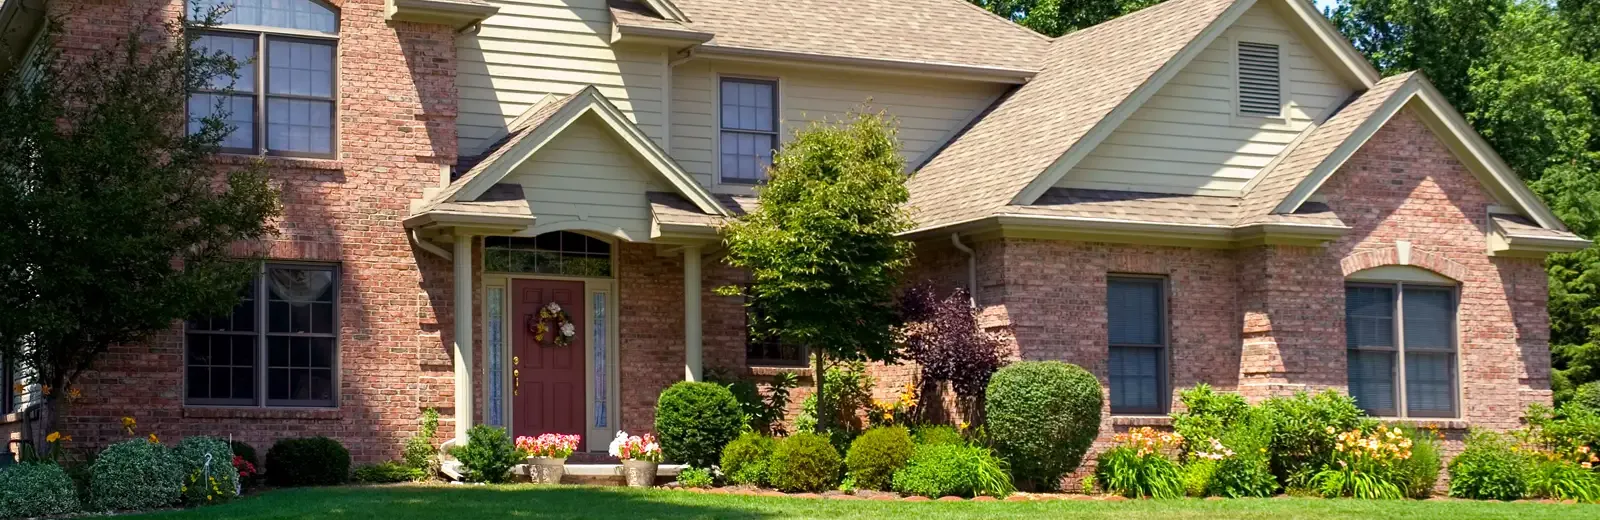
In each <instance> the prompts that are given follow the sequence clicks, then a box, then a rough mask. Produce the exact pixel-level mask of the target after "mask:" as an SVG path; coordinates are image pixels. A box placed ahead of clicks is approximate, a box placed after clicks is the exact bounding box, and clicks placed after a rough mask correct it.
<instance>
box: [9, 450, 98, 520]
mask: <svg viewBox="0 0 1600 520" xmlns="http://www.w3.org/2000/svg"><path fill="white" fill-rule="evenodd" d="M78 506H79V504H78V489H77V487H76V486H74V485H73V484H72V477H69V476H67V472H66V470H63V469H61V466H58V465H56V464H54V463H49V462H24V463H22V464H18V465H16V466H12V467H10V468H6V469H3V470H0V518H32V517H36V516H56V515H66V514H71V513H76V512H78Z"/></svg>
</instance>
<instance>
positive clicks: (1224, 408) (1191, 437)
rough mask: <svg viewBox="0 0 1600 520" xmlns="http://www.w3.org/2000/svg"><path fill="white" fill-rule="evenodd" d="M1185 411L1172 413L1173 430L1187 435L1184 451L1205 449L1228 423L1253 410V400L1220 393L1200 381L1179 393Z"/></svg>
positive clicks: (1217, 437)
mask: <svg viewBox="0 0 1600 520" xmlns="http://www.w3.org/2000/svg"><path fill="white" fill-rule="evenodd" d="M1178 398H1179V400H1180V401H1182V402H1183V407H1184V411H1183V412H1180V413H1175V414H1172V429H1173V431H1175V432H1177V433H1178V434H1179V435H1183V439H1184V450H1185V451H1194V450H1196V449H1201V448H1204V447H1205V446H1206V445H1208V443H1209V442H1210V439H1221V438H1222V432H1223V430H1224V429H1225V428H1226V427H1227V425H1229V424H1231V423H1233V422H1234V421H1235V420H1236V419H1238V418H1239V417H1240V416H1241V415H1244V414H1245V413H1246V412H1248V411H1249V410H1250V403H1248V402H1246V401H1245V400H1244V397H1242V396H1240V395H1239V394H1235V393H1223V392H1217V391H1214V390H1212V389H1211V385H1208V384H1205V383H1200V384H1198V385H1195V387H1194V388H1190V389H1188V390H1184V391H1182V392H1179V393H1178Z"/></svg>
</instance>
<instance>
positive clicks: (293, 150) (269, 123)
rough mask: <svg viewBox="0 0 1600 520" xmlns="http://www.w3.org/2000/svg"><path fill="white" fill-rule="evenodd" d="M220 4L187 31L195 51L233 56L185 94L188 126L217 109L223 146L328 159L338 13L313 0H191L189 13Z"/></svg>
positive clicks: (332, 143) (331, 141)
mask: <svg viewBox="0 0 1600 520" xmlns="http://www.w3.org/2000/svg"><path fill="white" fill-rule="evenodd" d="M216 6H222V7H223V8H225V9H227V10H226V12H225V14H223V15H222V16H221V18H220V19H219V20H217V22H218V23H217V25H215V26H213V27H208V28H206V29H205V30H204V31H203V32H199V33H198V34H197V35H195V37H194V43H193V46H194V48H195V50H196V51H197V52H200V53H204V54H206V55H214V54H217V53H221V54H224V55H227V56H231V57H232V58H233V59H234V60H235V61H236V62H238V63H239V70H238V75H239V77H238V78H237V79H235V78H230V77H226V76H218V77H214V78H211V80H210V83H209V84H208V85H206V86H205V87H204V88H202V89H200V90H197V91H195V92H192V93H190V95H189V131H190V132H196V131H199V129H200V120H201V119H202V118H205V117H208V116H212V115H220V116H222V118H223V119H224V120H225V121H226V122H227V123H228V125H229V126H230V127H231V128H232V131H231V132H230V133H229V134H228V136H227V137H226V138H224V139H223V142H222V149H223V151H226V152H230V153H246V154H268V155H285V156H295V157H320V158H331V157H333V156H334V148H335V141H336V139H337V136H336V125H335V121H336V119H335V113H336V111H337V100H336V98H335V92H336V91H337V88H336V87H337V81H338V79H337V74H336V67H335V64H336V62H337V57H338V49H337V46H338V36H339V15H338V12H337V11H336V10H335V9H334V8H333V7H332V6H330V5H328V4H325V3H322V2H321V1H319V0H194V1H191V3H190V9H191V13H196V14H194V16H204V15H205V13H208V12H210V10H211V9H212V8H213V7H216Z"/></svg>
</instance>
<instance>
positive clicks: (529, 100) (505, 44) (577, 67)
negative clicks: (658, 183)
mask: <svg viewBox="0 0 1600 520" xmlns="http://www.w3.org/2000/svg"><path fill="white" fill-rule="evenodd" d="M489 2H490V3H492V4H494V5H496V6H499V7H500V12H499V13H498V14H496V15H494V16H491V17H489V19H488V20H485V21H484V23H483V29H482V30H481V31H479V32H478V33H477V34H476V35H462V36H460V37H458V38H457V40H456V56H457V58H458V61H457V76H456V86H457V88H458V89H459V91H460V116H459V117H458V118H457V130H458V131H459V133H460V137H459V139H460V145H461V153H462V154H463V155H469V154H476V153H478V152H480V151H482V150H483V148H484V147H485V146H487V145H488V144H489V142H488V141H489V140H491V139H495V138H497V137H499V136H500V135H503V132H504V130H505V126H506V124H507V123H510V122H511V120H513V119H515V118H516V117H517V116H518V115H520V114H522V112H523V111H524V110H526V109H527V108H528V107H529V106H531V105H532V104H534V103H536V102H538V101H539V100H540V99H542V98H544V96H545V95H546V94H553V95H556V96H565V95H568V94H571V93H573V92H577V91H578V90H580V89H582V88H583V87H585V86H588V85H591V84H592V85H594V86H596V87H598V88H599V89H600V93H601V94H604V95H605V96H606V98H608V99H610V100H611V102H612V103H614V104H616V105H617V108H619V109H621V110H622V112H623V113H624V114H626V115H627V116H628V118H629V119H631V120H632V121H634V123H635V124H638V125H639V128H640V129H641V130H643V131H644V132H645V134H646V135H649V136H650V137H651V138H652V139H655V140H656V142H657V143H664V140H665V136H666V131H665V129H664V128H663V125H664V124H665V123H664V118H663V117H662V116H661V113H662V108H663V103H662V96H663V95H664V94H665V92H666V89H665V85H664V84H663V78H664V74H663V71H665V69H666V49H665V48H660V47H654V48H652V47H638V46H624V45H617V46H612V45H611V44H610V43H609V41H610V36H611V13H610V11H608V10H607V8H606V1H605V0H489Z"/></svg>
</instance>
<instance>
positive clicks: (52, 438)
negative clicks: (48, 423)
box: [44, 432, 61, 444]
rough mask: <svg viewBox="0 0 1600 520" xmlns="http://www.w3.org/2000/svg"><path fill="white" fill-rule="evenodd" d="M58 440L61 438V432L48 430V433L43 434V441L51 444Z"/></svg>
mask: <svg viewBox="0 0 1600 520" xmlns="http://www.w3.org/2000/svg"><path fill="white" fill-rule="evenodd" d="M59 440H61V432H50V435H46V436H44V441H45V442H48V443H51V444H55V442H56V441H59Z"/></svg>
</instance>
